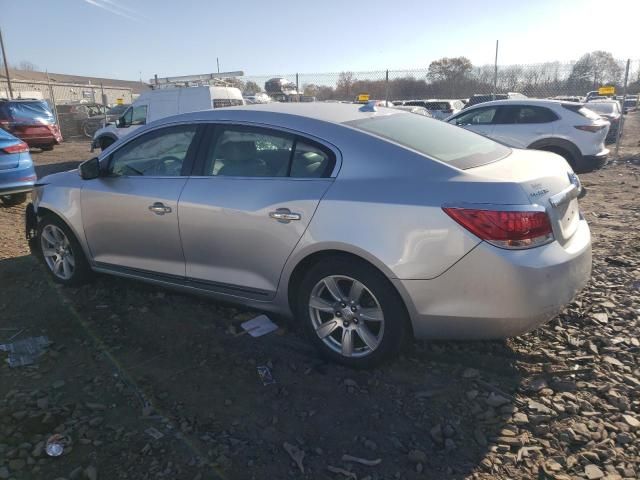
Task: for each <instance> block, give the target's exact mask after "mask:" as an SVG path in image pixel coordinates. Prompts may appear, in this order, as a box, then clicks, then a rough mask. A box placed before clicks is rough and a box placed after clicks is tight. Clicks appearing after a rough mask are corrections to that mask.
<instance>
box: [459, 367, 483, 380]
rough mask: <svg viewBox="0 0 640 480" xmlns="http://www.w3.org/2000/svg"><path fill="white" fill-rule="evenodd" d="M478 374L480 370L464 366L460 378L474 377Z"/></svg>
mask: <svg viewBox="0 0 640 480" xmlns="http://www.w3.org/2000/svg"><path fill="white" fill-rule="evenodd" d="M479 375H480V370H478V369H476V368H465V370H464V372H462V378H476V377H478V376H479Z"/></svg>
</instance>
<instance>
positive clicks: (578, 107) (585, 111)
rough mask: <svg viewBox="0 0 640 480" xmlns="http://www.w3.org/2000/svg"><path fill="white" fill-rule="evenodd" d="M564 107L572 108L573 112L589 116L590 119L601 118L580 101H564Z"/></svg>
mask: <svg viewBox="0 0 640 480" xmlns="http://www.w3.org/2000/svg"><path fill="white" fill-rule="evenodd" d="M562 107H563V108H566V109H567V110H571V111H572V112H574V113H577V114H578V115H582V116H583V117H586V118H588V119H590V120H600V115H598V114H597V113H596V112H594V111H593V110H589V109H588V108H586V107H585V106H584V105H582V104H579V103H563V104H562Z"/></svg>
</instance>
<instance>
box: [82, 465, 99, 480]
mask: <svg viewBox="0 0 640 480" xmlns="http://www.w3.org/2000/svg"><path fill="white" fill-rule="evenodd" d="M84 476H85V477H86V478H87V480H97V478H98V470H97V469H96V467H95V466H93V465H89V466H88V467H87V468H85V469H84Z"/></svg>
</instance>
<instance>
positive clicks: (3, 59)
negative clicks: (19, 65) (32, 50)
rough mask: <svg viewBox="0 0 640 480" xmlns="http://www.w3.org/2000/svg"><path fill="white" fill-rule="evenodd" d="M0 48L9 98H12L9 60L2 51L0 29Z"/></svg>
mask: <svg viewBox="0 0 640 480" xmlns="http://www.w3.org/2000/svg"><path fill="white" fill-rule="evenodd" d="M0 48H1V49H2V61H3V62H4V72H5V75H6V76H7V85H8V86H9V99H11V100H13V88H11V78H10V77H9V62H8V61H7V54H6V52H5V51H4V40H3V39H2V30H0Z"/></svg>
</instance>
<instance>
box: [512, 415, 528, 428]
mask: <svg viewBox="0 0 640 480" xmlns="http://www.w3.org/2000/svg"><path fill="white" fill-rule="evenodd" d="M513 423H515V424H516V425H526V424H527V423H529V417H527V414H526V413H522V412H516V413H514V414H513Z"/></svg>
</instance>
